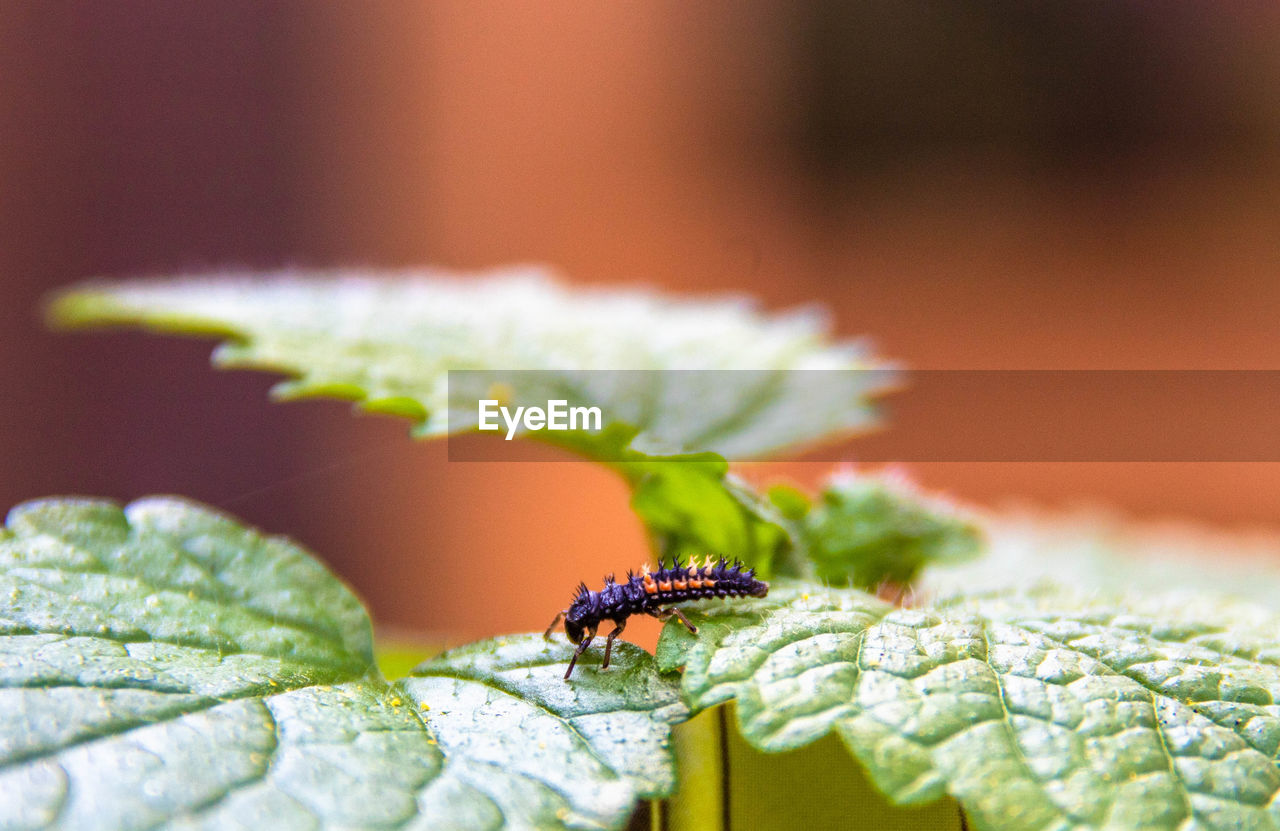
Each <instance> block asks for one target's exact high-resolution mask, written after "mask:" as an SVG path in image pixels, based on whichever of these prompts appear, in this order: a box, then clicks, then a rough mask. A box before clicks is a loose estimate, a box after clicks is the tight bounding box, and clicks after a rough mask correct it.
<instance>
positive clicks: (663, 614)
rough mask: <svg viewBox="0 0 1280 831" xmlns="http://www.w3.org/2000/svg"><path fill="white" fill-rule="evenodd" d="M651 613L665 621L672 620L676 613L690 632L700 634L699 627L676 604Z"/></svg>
mask: <svg viewBox="0 0 1280 831" xmlns="http://www.w3.org/2000/svg"><path fill="white" fill-rule="evenodd" d="M649 614H651V615H653V616H654V617H656V618H657V619H658V620H661V621H663V622H666V621H668V620H671V616H672V615H675V616H676V617H677V618H679V619H680V622H681V623H683V624H684V625H685V628H686V629H688V630H689V632H690V633H692V634H694V635H696V634H698V627H696V626H694V625H693V624H692V623H690V622H689V618H687V617H685V616H684V612H682V611H680V610H679V609H677V608H676V607H675V606H672V607H671V608H669V609H657V610H655V611H652V612H650V613H649Z"/></svg>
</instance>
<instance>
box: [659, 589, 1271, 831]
mask: <svg viewBox="0 0 1280 831" xmlns="http://www.w3.org/2000/svg"><path fill="white" fill-rule="evenodd" d="M695 620H697V621H698V622H699V623H700V624H701V629H700V632H699V634H698V635H697V636H696V637H694V636H690V635H688V634H687V633H685V632H683V631H682V630H680V629H678V628H677V627H673V626H668V627H667V628H666V629H665V630H664V632H663V637H662V641H661V643H660V645H659V653H658V659H659V663H660V664H661V665H663V666H664V667H666V668H671V667H674V666H677V665H680V664H684V665H685V667H686V669H685V673H684V678H683V692H684V695H685V698H686V700H687V701H688V702H689V703H690V705H691V706H693V707H694V708H695V709H700V708H703V707H708V706H711V705H713V704H717V703H719V702H723V701H728V700H731V699H732V700H735V701H736V702H737V711H738V717H739V721H740V727H741V730H742V732H743V735H744V736H745V737H746V738H747V740H748V741H750V742H751V743H752V744H753V745H755V746H756V747H759V748H761V749H765V750H775V751H777V750H786V749H790V748H794V747H797V746H800V745H803V744H807V743H809V742H812V741H814V740H815V739H817V738H818V737H820V736H822V735H824V734H826V733H827V732H832V731H833V732H835V733H837V734H838V735H839V736H840V737H841V738H842V739H843V740H844V741H845V743H846V744H847V745H848V746H849V748H850V750H851V751H852V752H853V754H854V755H855V756H856V757H857V758H858V759H860V760H861V761H862V763H863V764H864V765H865V766H866V767H867V769H868V771H869V772H870V774H871V776H872V778H873V779H874V780H875V781H876V783H877V784H878V786H879V787H880V788H881V789H883V790H884V791H885V792H886V793H887V794H889V795H890V796H891V797H892V798H894V799H896V800H899V801H901V802H906V803H919V802H926V801H930V800H932V799H935V798H937V797H939V796H941V795H942V794H943V793H944V792H946V793H950V794H952V795H953V796H955V797H956V798H957V799H958V800H959V801H960V802H961V804H962V806H963V807H964V808H965V810H966V812H967V813H968V816H969V819H970V822H971V824H972V825H973V826H974V827H977V828H988V829H1068V828H1114V829H1138V828H1142V829H1163V828H1167V829H1188V828H1260V829H1261V828H1277V827H1280V806H1277V804H1276V795H1277V793H1278V792H1280V772H1278V771H1277V768H1276V762H1275V759H1276V755H1277V750H1278V749H1280V712H1278V711H1277V708H1276V705H1275V703H1274V701H1275V696H1276V694H1277V692H1280V650H1278V648H1277V646H1276V644H1277V643H1278V642H1280V620H1278V619H1277V618H1276V617H1275V616H1274V615H1273V614H1272V613H1270V612H1268V611H1266V610H1263V609H1261V608H1260V607H1256V606H1247V605H1238V604H1232V603H1229V602H1226V601H1221V600H1213V599H1208V598H1204V597H1198V596H1195V595H1164V596H1158V597H1148V598H1144V597H1137V596H1131V597H1125V598H1115V597H1104V596H1098V595H1078V594H1073V593H1071V592H1067V591H1061V590H1060V591H1042V592H1037V593H1032V594H1026V595H1016V594H1009V595H992V596H987V597H977V598H971V599H969V600H965V601H952V602H949V603H947V604H945V605H940V606H938V607H935V608H923V609H901V608H894V607H892V606H889V605H887V604H884V603H881V602H880V601H878V600H876V599H875V598H873V597H871V596H869V595H866V594H863V593H861V592H858V591H856V590H838V589H822V588H819V587H814V586H805V585H797V584H790V585H787V584H781V585H779V586H778V587H775V589H774V590H773V591H772V592H771V593H770V596H769V597H768V598H765V599H762V600H758V601H748V602H739V603H736V604H732V605H730V604H724V605H723V606H721V607H716V608H712V609H711V610H709V611H708V612H707V613H706V614H705V615H702V616H700V617H698V618H695Z"/></svg>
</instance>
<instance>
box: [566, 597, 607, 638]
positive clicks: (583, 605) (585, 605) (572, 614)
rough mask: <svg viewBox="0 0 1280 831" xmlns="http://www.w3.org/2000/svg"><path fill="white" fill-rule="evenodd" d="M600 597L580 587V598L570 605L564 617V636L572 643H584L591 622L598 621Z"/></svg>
mask: <svg viewBox="0 0 1280 831" xmlns="http://www.w3.org/2000/svg"><path fill="white" fill-rule="evenodd" d="M598 602H599V595H597V594H596V593H595V592H593V591H590V590H588V589H587V587H586V585H580V586H579V587H578V596H577V597H575V598H574V599H573V602H572V603H570V604H569V610H568V611H567V612H565V616H564V634H565V637H567V638H568V639H569V642H570V643H582V639H583V638H584V637H586V634H587V629H588V628H590V627H589V622H590V621H593V620H596V617H597V615H596V604H597V603H598Z"/></svg>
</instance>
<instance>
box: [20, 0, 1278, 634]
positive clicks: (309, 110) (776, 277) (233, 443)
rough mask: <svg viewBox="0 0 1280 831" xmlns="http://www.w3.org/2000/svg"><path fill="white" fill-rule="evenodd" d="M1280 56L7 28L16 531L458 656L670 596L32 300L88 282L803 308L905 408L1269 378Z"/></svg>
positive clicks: (1003, 474)
mask: <svg viewBox="0 0 1280 831" xmlns="http://www.w3.org/2000/svg"><path fill="white" fill-rule="evenodd" d="M1278 47H1280V6H1276V5H1275V4H1271V3H1260V2H1249V3H1246V2H1236V3H1230V2H1229V3H1222V4H1213V5H1208V4H1202V3H1192V2H1172V3H1165V4H1161V5H1160V6H1159V7H1158V8H1156V7H1152V6H1150V5H1149V4H1144V3H1139V2H1133V1H1132V0H1131V2H1078V3H1070V4H1051V5H1050V6H1048V7H1046V6H1044V5H1043V4H1029V3H1019V2H1002V1H1001V0H989V2H959V3H950V4H934V3H913V2H906V3H900V2H895V3H866V2H853V3H843V2H818V1H817V0H809V2H781V1H780V0H753V2H736V3H724V2H712V3H701V4H681V3H628V4H613V3H610V4H604V3H583V2H540V3H536V4H528V3H517V2H432V3H425V2H422V3H410V2H391V1H390V0H379V1H378V2H364V3H358V4H357V3H340V2H304V1H303V0H291V1H290V0H282V1H281V2H273V3H259V2H251V0H222V2H219V3H216V4H208V3H197V2H170V1H169V0H128V1H127V2H119V3H97V2H90V0H85V1H84V2H49V1H48V0H6V2H5V3H3V4H0V287H2V288H3V294H2V295H0V297H2V299H0V458H3V459H4V464H3V466H2V467H0V504H2V505H4V506H8V505H12V504H14V503H16V502H19V501H22V500H24V499H29V498H33V497H38V496H43V495H50V494H62V493H83V494H95V495H103V496H109V497H113V498H116V499H130V498H134V497H137V496H140V495H143V494H147V493H156V492H172V493H181V494H185V495H189V496H192V497H195V498H198V499H201V500H205V501H208V502H210V503H212V504H215V505H219V506H222V507H224V508H226V509H227V510H229V511H231V512H233V513H235V514H237V515H239V516H242V517H244V518H245V519H246V520H248V521H250V522H253V523H255V524H257V525H260V526H261V527H263V528H265V529H267V530H269V531H272V532H277V533H286V534H289V535H291V536H294V537H295V538H297V539H299V540H301V541H303V542H304V543H306V544H307V545H308V546H310V547H311V548H313V549H314V550H316V551H317V552H318V553H319V554H320V555H321V556H322V557H323V558H324V559H325V560H326V561H327V562H329V563H330V564H332V565H333V567H334V568H335V569H336V570H338V571H339V572H340V573H341V574H342V575H343V576H344V577H346V578H347V579H348V580H349V581H351V582H352V583H353V584H354V585H355V586H356V587H357V589H358V590H359V591H360V592H361V593H362V594H363V595H364V596H365V597H366V599H367V600H368V601H369V602H370V605H371V607H372V609H373V611H374V613H375V616H376V618H377V619H378V620H379V621H381V622H384V623H387V624H390V625H394V626H401V627H408V628H412V629H415V630H423V631H431V632H444V633H448V635H449V637H450V638H452V639H461V638H470V637H475V636H480V635H484V634H489V633H494V632H501V631H511V630H516V629H521V630H527V629H534V628H540V627H541V626H542V625H544V624H545V621H547V620H549V619H550V617H551V616H552V614H554V612H555V611H556V610H557V609H559V608H561V607H562V605H563V603H564V601H566V600H567V599H568V596H569V593H570V591H571V587H572V586H573V585H574V584H575V583H576V582H577V581H578V580H579V579H587V580H588V582H594V581H595V580H596V579H597V578H598V576H599V575H600V574H602V573H604V572H606V571H613V570H623V569H625V568H627V567H628V566H631V565H634V564H635V563H636V562H637V561H638V560H639V559H640V558H642V557H643V556H644V553H645V550H644V542H643V539H642V537H641V534H640V532H639V529H638V527H637V525H636V523H635V521H634V519H633V518H632V517H631V515H630V513H629V511H628V509H627V506H626V492H625V489H624V487H623V486H622V485H621V483H620V482H618V481H615V480H614V478H613V477H612V476H611V475H610V474H608V473H606V472H603V471H600V470H596V469H594V468H592V467H590V466H588V465H583V464H573V463H546V462H528V463H453V464H450V463H448V462H446V461H445V458H444V449H443V447H442V446H438V445H426V444H414V443H411V442H410V441H409V439H408V438H407V425H405V424H404V423H400V422H395V421H392V420H389V419H375V418H365V419H362V420H360V421H356V420H353V419H352V418H350V416H349V413H348V409H349V408H348V407H347V406H346V405H342V404H332V403H329V404H326V403H299V404H289V405H284V406H273V405H270V404H268V403H267V400H266V395H265V393H266V389H267V387H268V386H269V384H270V380H271V379H269V378H266V377H264V376H259V375H253V374H237V373H230V374H222V373H214V372H212V371H211V370H209V369H208V368H207V355H208V351H209V344H208V343H197V342H190V341H183V340H164V341H160V340H157V339H155V338H151V337H147V336H142V335H136V334H120V333H113V334H92V335H53V334H50V333H48V332H46V331H45V330H44V328H43V327H42V324H41V322H40V319H39V311H38V309H39V304H40V301H41V298H42V297H43V296H44V295H45V294H46V293H47V292H48V291H50V290H51V289H53V288H55V287H57V286H61V285H65V284H67V283H70V282H73V281H75V280H78V279H81V278H83V277H86V276H93V275H119V276H129V275H140V274H174V273H181V272H186V271H191V270H203V269H207V268H210V267H220V266H230V267H252V268H264V269H265V268H275V267H281V266H294V265H297V266H323V267H331V266H341V265H344V264H357V265H364V266H385V267H403V266H411V265H417V264H426V263H430V264H439V265H444V266H450V267H457V268H462V269H479V268H484V267H487V266H491V265H497V264H503V263H509V262H513V261H535V262H545V263H549V264H552V265H554V266H556V267H558V268H560V269H561V270H562V271H563V272H564V273H565V274H566V275H567V276H568V279H571V280H572V281H574V282H579V283H583V284H596V283H611V284H627V285H645V286H653V287H657V288H661V289H663V290H666V291H672V292H689V293H705V292H726V291H727V292H735V293H747V294H750V295H754V296H756V297H758V298H760V300H761V302H762V304H763V305H764V306H765V307H766V308H769V309H782V308H786V307H789V306H793V305H796V304H802V303H812V302H816V303H819V304H821V305H823V306H826V307H827V308H828V309H830V311H831V315H832V322H833V326H834V329H835V330H836V331H837V332H838V333H839V334H841V335H842V336H855V335H863V334H866V335H870V336H871V337H872V338H873V339H874V340H875V342H876V344H877V345H878V348H879V350H880V352H881V353H882V354H883V355H885V356H887V357H889V358H892V359H894V360H897V361H900V362H902V363H904V364H905V365H907V366H911V367H918V368H1084V367H1092V368H1224V369H1225V368H1276V367H1278V366H1280V337H1277V335H1276V332H1275V329H1276V319H1277V312H1280V280H1277V279H1276V278H1277V276H1278V275H1280V48H1278ZM938 422H939V423H938V429H939V430H940V431H945V430H946V414H945V413H940V414H939V419H938ZM891 426H892V425H890V427H891ZM856 454H857V443H856V442H853V443H850V444H849V445H848V455H849V458H855V457H856ZM537 456H538V454H537V453H531V458H533V457H537ZM830 467H831V466H830V465H829V464H826V463H824V464H787V465H772V466H760V467H755V468H752V469H750V470H749V471H747V473H748V475H749V476H751V477H752V478H754V479H758V480H761V481H763V480H768V479H770V478H773V477H776V476H786V477H789V478H791V479H793V480H798V481H801V482H804V483H814V482H816V481H818V480H819V479H820V477H821V476H822V475H823V474H824V473H825V472H826V471H828V470H829V469H830ZM909 469H910V471H911V472H912V473H913V474H914V475H915V476H916V477H917V478H918V479H919V480H920V481H921V482H922V483H923V484H924V485H925V486H927V487H929V488H932V489H938V490H943V491H947V492H950V493H952V494H954V495H956V496H957V497H959V498H961V499H964V500H966V501H970V502H975V503H979V504H986V505H998V504H1001V503H1002V502H1003V501H1005V500H1007V499H1010V498H1013V497H1017V498H1021V499H1024V500H1030V501H1032V502H1033V503H1035V504H1039V505H1042V506H1045V507H1048V508H1053V507H1055V506H1062V505H1064V504H1071V503H1075V502H1078V501H1080V500H1087V501H1091V502H1098V503H1103V504H1109V505H1113V506H1118V507H1120V508H1121V509H1123V510H1125V511H1127V512H1128V513H1129V514H1131V515H1133V516H1135V517H1139V518H1160V517H1168V516H1184V517H1191V518H1194V519H1199V520H1201V521H1204V522H1206V523H1211V524H1217V525H1220V526H1224V527H1228V528H1242V527H1244V526H1257V525H1275V524H1276V523H1277V520H1278V519H1280V466H1278V465H1275V464H1262V463H1247V464H1246V463H1235V464H1209V463H1200V464H1169V463H1165V464H1154V463H1153V464H1119V463H1112V464H1100V463H1092V464H1048V463H1038V464H1008V463H1006V464H995V463H991V464H959V463H950V464H943V463H932V464H929V463H917V464H912V465H909ZM628 634H629V635H630V634H631V633H630V632H629V633H628ZM649 635H651V633H649ZM641 636H642V638H643V637H647V636H648V635H645V633H643V632H642V633H641Z"/></svg>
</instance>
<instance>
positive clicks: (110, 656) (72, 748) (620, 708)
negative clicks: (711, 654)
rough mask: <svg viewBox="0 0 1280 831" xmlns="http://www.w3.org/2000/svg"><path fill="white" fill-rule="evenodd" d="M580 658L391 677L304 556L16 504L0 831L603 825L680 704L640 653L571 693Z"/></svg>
mask: <svg viewBox="0 0 1280 831" xmlns="http://www.w3.org/2000/svg"><path fill="white" fill-rule="evenodd" d="M571 652H572V648H571V647H570V646H569V645H567V644H565V643H564V642H563V641H557V642H554V643H547V642H545V641H543V640H542V639H541V638H540V637H537V636H522V637H516V638H511V639H508V640H507V641H506V642H502V643H497V644H494V643H488V644H475V645H472V646H471V647H467V648H465V649H464V650H459V651H455V652H453V653H448V654H447V655H445V656H442V657H440V658H438V659H436V660H435V661H433V662H431V663H430V664H428V665H426V666H425V667H424V668H422V669H420V670H419V671H418V673H417V675H416V676H415V677H413V678H410V679H404V680H402V681H401V682H398V683H397V684H388V683H386V681H384V680H383V679H382V677H381V676H380V675H379V674H378V673H377V670H376V669H375V668H374V666H373V663H372V644H371V637H370V624H369V620H368V616H367V615H366V614H365V612H364V610H363V609H362V608H361V606H360V604H359V602H358V601H357V600H356V598H355V597H354V596H353V595H352V594H351V592H350V591H349V590H348V589H347V588H346V587H344V586H343V585H342V584H341V583H340V582H339V581H338V580H337V579H335V578H334V577H333V576H332V575H331V574H330V573H329V572H328V571H326V570H325V569H324V567H323V566H321V565H320V564H319V563H317V562H316V561H315V560H314V559H312V558H311V557H310V556H309V555H308V554H307V553H306V552H304V551H303V550H301V549H300V548H298V547H296V546H294V545H292V544H290V543H288V542H286V541H284V540H281V539H278V538H270V537H263V536H262V535H260V534H258V533H256V532H254V531H251V530H248V529H245V528H243V527H241V526H239V525H237V524H236V523H235V522H233V521H232V520H230V519H228V518H226V517H224V516H221V515H219V514H216V513H214V512H212V511H209V510H207V509H204V508H202V507H200V506H197V505H194V504H192V503H188V502H184V501H181V500H176V499H159V498H155V499H147V500H142V501H140V502H135V503H134V504H132V505H130V506H128V507H127V508H124V509H121V508H119V507H118V506H115V505H113V504H111V503H107V502H99V501H89V500H47V501H43V502H35V503H30V504H28V505H24V506H21V507H19V508H16V509H14V511H12V512H11V513H10V515H9V519H8V524H7V527H6V528H4V529H3V530H0V793H3V794H4V795H5V798H4V799H2V800H0V827H4V828H43V827H49V826H56V827H65V828H95V829H97V828H107V829H131V828H140V827H151V826H154V825H157V824H165V825H169V826H173V827H183V828H186V827H208V828H227V827H249V826H256V827H264V826H265V827H270V828H285V829H289V828H312V827H315V826H317V825H329V826H343V827H385V826H393V825H405V824H413V823H417V824H421V825H422V826H424V827H430V828H486V827H491V828H500V827H510V828H578V827H592V828H602V827H603V828H617V827H620V826H621V825H623V824H624V823H625V822H626V819H627V817H628V815H629V814H630V813H631V811H632V810H633V808H634V803H635V800H636V799H637V798H640V797H648V796H657V795H661V794H664V793H666V792H667V791H668V790H669V789H670V788H671V786H672V777H673V773H672V768H671V762H670V754H669V752H668V750H667V747H666V742H667V738H668V729H669V722H670V721H671V720H673V719H679V718H682V717H683V715H684V713H685V710H684V708H683V706H682V705H681V704H680V703H679V700H678V698H677V695H676V688H675V685H674V683H673V682H671V681H664V680H662V679H660V678H659V677H658V676H657V674H656V672H655V671H654V668H653V662H652V659H651V658H649V656H647V655H645V654H644V653H643V651H641V650H639V649H638V648H636V647H633V646H630V645H627V644H619V645H618V648H615V650H614V663H615V664H616V667H611V668H610V670H609V671H607V672H599V671H593V668H592V667H590V666H589V665H588V666H586V667H584V668H583V670H582V671H581V672H580V674H579V676H578V677H576V678H575V679H574V682H573V683H572V684H566V683H565V682H564V681H563V679H562V677H561V676H562V675H563V667H564V666H565V665H566V664H567V662H568V659H569V656H570V654H571ZM588 663H589V662H588Z"/></svg>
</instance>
